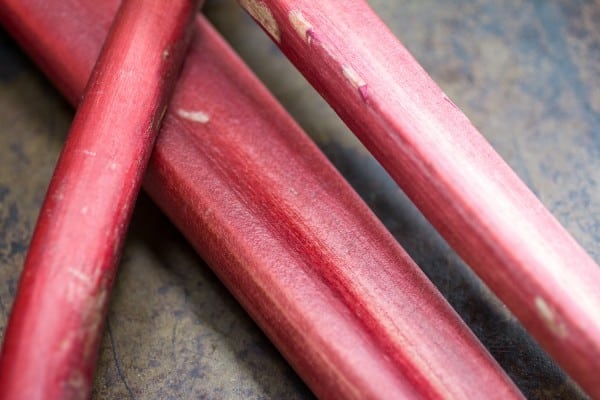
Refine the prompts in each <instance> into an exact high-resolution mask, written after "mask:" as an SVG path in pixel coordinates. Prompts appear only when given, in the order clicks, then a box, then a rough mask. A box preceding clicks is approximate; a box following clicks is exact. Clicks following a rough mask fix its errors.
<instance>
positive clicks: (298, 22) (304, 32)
mask: <svg viewBox="0 0 600 400" xmlns="http://www.w3.org/2000/svg"><path fill="white" fill-rule="evenodd" d="M288 19H289V20H290V23H291V24H292V26H293V27H294V30H295V31H296V33H298V35H299V36H300V37H301V38H302V40H303V41H305V42H306V43H308V44H309V45H310V43H311V41H312V35H311V33H312V30H313V27H312V25H311V23H310V22H308V20H307V19H306V18H305V17H304V14H302V11H300V10H292V11H290V12H289V13H288Z"/></svg>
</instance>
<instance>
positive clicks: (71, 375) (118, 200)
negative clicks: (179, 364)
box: [0, 0, 196, 400]
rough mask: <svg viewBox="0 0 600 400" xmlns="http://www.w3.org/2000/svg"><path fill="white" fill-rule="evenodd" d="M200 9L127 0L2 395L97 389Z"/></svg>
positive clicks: (80, 124)
mask: <svg viewBox="0 0 600 400" xmlns="http://www.w3.org/2000/svg"><path fill="white" fill-rule="evenodd" d="M40 6H41V4H40ZM4 8H6V5H5V6H4ZM41 8H43V7H41ZM195 10H196V4H195V1H193V0H181V1H173V2H164V1H161V0H148V1H145V2H144V3H143V6H140V4H139V3H138V2H135V1H125V2H124V3H123V5H122V6H121V7H120V8H119V11H118V13H117V15H116V18H115V22H114V24H113V25H112V27H111V30H110V33H109V35H108V38H107V40H106V43H105V44H104V48H103V50H102V52H101V53H100V56H99V59H98V62H97V64H96V66H95V67H94V70H93V72H92V74H91V78H90V81H89V82H88V84H87V89H86V90H85V94H84V97H83V100H82V102H81V104H80V105H79V108H78V111H77V114H76V116H75V119H74V120H73V124H72V126H71V130H70V132H69V136H68V139H67V141H66V143H65V146H64V148H63V151H62V154H61V156H60V159H59V161H58V164H57V167H56V170H55V172H54V176H53V177H52V181H51V182H50V186H49V189H48V193H47V194H46V198H45V200H44V204H43V206H42V210H41V212H40V215H39V219H38V222H37V225H36V228H35V231H34V233H33V238H32V241H31V245H30V247H29V252H28V254H27V258H26V260H25V266H24V270H23V275H22V277H21V281H20V284H19V290H18V293H17V297H16V299H15V303H14V306H13V310H12V313H11V317H10V321H9V324H8V328H7V331H6V334H5V341H4V346H3V349H2V354H1V356H0V398H2V399H5V400H10V399H42V398H44V399H59V398H60V399H71V398H72V399H83V398H87V397H88V396H89V393H90V389H91V384H92V377H93V371H94V367H95V363H96V358H97V352H98V345H99V339H100V337H101V336H100V335H101V333H102V329H101V328H102V326H103V321H104V316H105V311H106V306H107V304H108V299H109V293H110V289H111V286H112V282H113V280H114V276H115V271H116V266H117V261H118V258H119V254H120V249H121V247H122V244H123V238H124V235H125V231H126V229H127V225H128V223H129V219H130V216H131V210H132V208H133V204H134V202H135V199H136V197H137V194H138V191H139V188H140V186H141V181H142V178H143V176H144V172H145V168H146V164H147V162H148V159H149V157H150V153H151V150H152V147H153V144H154V139H155V137H156V134H157V132H158V128H159V125H160V122H161V118H162V115H163V114H164V112H165V108H166V105H167V101H168V94H169V93H170V92H172V88H173V87H174V84H175V81H176V79H175V78H176V76H177V73H178V71H179V69H180V66H181V63H182V61H183V58H184V57H183V56H184V50H185V49H186V48H187V44H188V42H189V39H190V38H191V32H192V27H193V24H192V22H193V16H194V14H195ZM44 12H48V11H44ZM4 13H6V10H4ZM3 16H4V17H6V15H5V14H3ZM78 23H81V21H78ZM89 23H90V26H92V25H93V21H89ZM55 29H56V27H52V28H49V29H48V30H47V31H46V32H47V33H48V34H49V32H50V31H52V30H55ZM64 40H66V41H78V35H77V34H76V33H75V34H74V36H71V37H69V38H65V39H64ZM100 44H101V43H100V42H99V43H98V45H100ZM71 57H73V55H71ZM63 61H64V60H63ZM86 78H87V77H86ZM86 80H87V79H84V80H82V81H81V82H80V83H81V85H82V86H81V88H82V89H83V84H84V83H85V81H86Z"/></svg>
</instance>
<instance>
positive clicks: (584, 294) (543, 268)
mask: <svg viewBox="0 0 600 400" xmlns="http://www.w3.org/2000/svg"><path fill="white" fill-rule="evenodd" d="M240 3H241V5H242V6H243V7H244V8H245V9H246V11H248V13H249V14H251V15H252V16H253V17H254V19H255V20H256V21H257V22H258V23H259V24H260V25H261V26H262V28H263V29H264V30H265V31H266V32H267V33H268V34H269V35H270V37H271V38H272V39H273V41H274V42H276V43H277V44H278V45H279V47H280V48H281V49H282V51H283V52H284V53H285V54H286V56H287V57H288V58H289V59H290V60H291V61H292V63H293V64H294V65H295V66H296V67H297V68H298V69H299V70H300V71H301V72H302V73H303V74H304V76H305V77H306V78H307V79H308V80H309V81H310V83H311V84H312V85H313V86H314V87H315V88H316V89H317V90H318V91H319V93H320V94H321V95H322V96H323V97H324V98H325V99H326V100H327V101H328V102H329V104H330V105H331V106H332V107H333V108H334V109H335V111H336V112H337V113H338V115H340V117H341V118H342V119H343V120H344V121H345V122H346V124H347V125H348V126H349V127H350V128H351V129H352V130H353V131H354V133H355V134H356V135H357V136H358V138H359V139H360V140H361V141H362V142H363V144H364V145H365V146H366V147H367V148H368V149H369V150H370V152H371V153H372V154H373V155H374V156H375V157H376V158H377V159H378V160H379V162H381V164H382V165H383V166H384V167H385V168H386V169H387V171H388V172H389V173H390V175H391V176H392V177H393V178H394V179H395V180H396V182H397V183H398V184H399V185H400V187H401V188H402V189H403V190H404V191H405V192H406V194H407V195H408V196H409V197H410V198H411V199H412V201H413V202H414V203H415V204H416V205H417V206H418V207H419V208H420V210H421V211H422V212H423V214H424V215H425V216H426V217H427V218H428V219H429V220H430V221H431V223H432V224H433V225H434V226H435V227H436V228H437V229H438V230H439V232H440V233H441V234H442V236H444V238H445V239H446V240H447V241H448V242H449V243H450V245H451V246H452V247H453V248H454V249H455V250H456V251H457V253H458V254H459V255H460V256H461V257H462V258H463V259H464V260H465V261H466V262H467V263H468V264H469V265H470V266H471V267H472V268H473V270H474V271H475V272H476V273H477V274H478V275H479V276H480V277H481V278H482V279H483V280H484V281H485V282H486V284H487V285H488V286H489V287H490V288H491V289H492V290H493V291H494V292H495V293H496V294H497V295H498V297H499V298H500V299H501V300H502V301H504V302H505V303H506V305H507V306H508V307H509V308H510V309H511V311H512V312H513V313H514V314H515V315H516V316H517V317H518V318H519V320H520V321H521V322H522V323H523V325H524V326H525V327H526V328H527V329H528V330H529V331H530V332H531V333H532V335H533V336H534V337H535V338H536V339H537V340H538V341H539V342H540V344H542V346H544V347H545V348H546V350H547V351H548V352H549V353H550V354H551V355H552V356H553V357H554V358H555V359H556V360H557V361H558V362H559V363H560V364H561V365H562V367H563V368H564V369H565V370H566V371H567V372H568V373H569V374H570V375H571V376H572V377H573V378H574V379H575V380H576V381H578V382H579V383H580V384H581V386H582V387H583V388H584V389H585V390H586V391H587V392H588V393H589V394H591V395H592V396H595V397H600V379H598V373H597V371H598V370H600V290H599V289H598V288H600V267H599V266H598V265H597V264H596V263H595V262H594V261H593V260H592V258H591V257H590V256H589V255H588V254H587V253H586V252H585V251H584V250H583V249H582V248H581V247H580V246H579V245H578V244H577V243H576V241H575V240H574V239H573V238H572V237H571V236H570V235H569V233H568V232H567V231H566V230H565V229H564V228H563V227H562V226H561V225H560V224H559V223H558V222H557V220H556V219H555V218H554V217H553V216H552V214H551V213H550V212H549V211H548V210H547V209H546V208H545V207H544V206H543V205H542V203H541V202H540V201H539V200H538V199H537V198H536V197H535V195H534V194H533V193H532V192H531V191H530V190H529V189H528V188H527V186H526V185H525V184H524V183H523V182H522V181H521V180H520V179H519V178H518V177H517V175H516V174H515V173H514V172H513V171H512V170H511V168H510V167H509V166H508V165H507V164H506V163H505V162H504V161H503V160H502V158H501V157H500V156H499V155H498V154H497V153H496V152H495V151H494V149H493V148H492V147H491V146H490V145H489V143H488V142H487V141H486V140H485V138H484V137H483V136H482V135H481V134H480V133H479V132H478V131H477V129H476V128H475V127H474V126H473V125H472V124H471V122H470V121H469V120H468V119H467V117H465V115H464V114H463V113H462V112H461V111H460V110H459V109H458V108H457V107H456V106H455V105H454V103H453V102H452V101H451V100H450V99H449V98H448V97H447V96H446V95H445V94H444V92H442V90H441V89H440V88H439V87H438V86H437V85H436V84H435V83H434V82H433V80H432V79H431V78H430V77H429V76H428V75H427V73H426V72H425V71H424V70H423V69H422V68H421V66H420V65H419V64H418V62H417V61H416V60H415V59H414V58H413V57H412V56H411V55H410V53H409V52H408V51H407V50H406V49H405V48H404V46H403V45H402V44H401V43H400V42H399V41H398V39H397V38H396V37H394V35H393V34H392V33H391V32H390V31H389V30H388V28H387V27H386V26H385V24H384V23H383V22H382V21H381V20H380V19H379V17H377V15H376V14H375V13H374V12H373V11H372V10H371V8H370V7H369V6H368V5H367V4H366V3H365V2H364V0H330V1H318V2H315V1H311V0H240Z"/></svg>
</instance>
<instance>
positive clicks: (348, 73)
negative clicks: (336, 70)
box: [342, 65, 368, 102]
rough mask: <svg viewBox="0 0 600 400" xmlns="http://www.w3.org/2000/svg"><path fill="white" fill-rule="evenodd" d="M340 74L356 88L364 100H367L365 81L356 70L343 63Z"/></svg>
mask: <svg viewBox="0 0 600 400" xmlns="http://www.w3.org/2000/svg"><path fill="white" fill-rule="evenodd" d="M342 74H344V78H346V80H347V81H348V82H350V84H351V85H352V86H353V87H354V88H355V89H356V90H358V93H359V94H360V97H361V98H362V99H363V101H365V102H366V101H367V100H368V90H367V83H366V82H365V81H364V80H363V78H362V77H361V76H360V75H359V74H358V72H356V70H355V69H354V68H352V67H350V66H347V65H343V66H342Z"/></svg>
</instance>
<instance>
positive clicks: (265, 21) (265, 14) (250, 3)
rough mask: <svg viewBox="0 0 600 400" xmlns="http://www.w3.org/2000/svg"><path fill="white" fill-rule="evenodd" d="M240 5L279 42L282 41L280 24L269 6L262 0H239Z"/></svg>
mask: <svg viewBox="0 0 600 400" xmlns="http://www.w3.org/2000/svg"><path fill="white" fill-rule="evenodd" d="M239 2H240V5H241V6H242V7H243V8H244V9H245V10H246V11H247V12H248V14H250V15H251V16H252V18H254V19H255V20H256V21H258V23H259V24H260V26H262V27H263V28H264V29H265V30H266V31H267V32H269V35H271V36H272V37H273V38H274V39H275V40H276V41H277V43H280V42H281V32H280V31H279V25H277V21H275V17H274V16H273V13H272V12H271V9H270V8H269V6H267V5H266V4H265V3H263V2H262V1H260V0H239Z"/></svg>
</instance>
